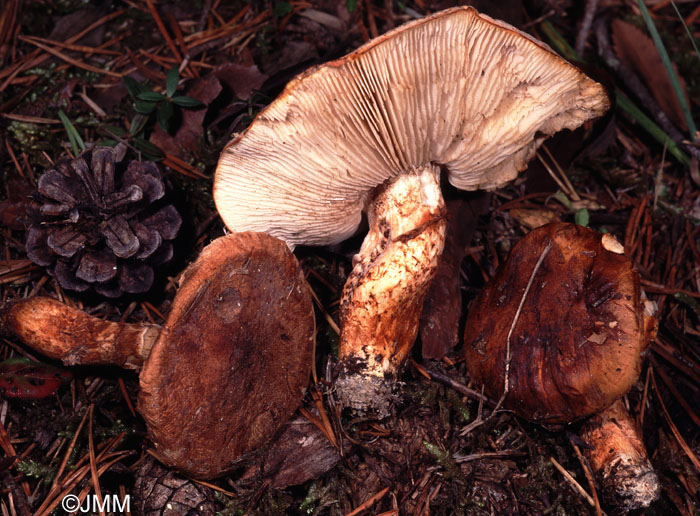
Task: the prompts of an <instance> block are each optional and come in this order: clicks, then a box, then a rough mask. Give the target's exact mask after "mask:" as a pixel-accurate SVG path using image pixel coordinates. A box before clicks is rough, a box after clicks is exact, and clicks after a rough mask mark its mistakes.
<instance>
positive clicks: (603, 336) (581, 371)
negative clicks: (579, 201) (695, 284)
mask: <svg viewBox="0 0 700 516" xmlns="http://www.w3.org/2000/svg"><path fill="white" fill-rule="evenodd" d="M603 236H604V235H601V234H600V233H598V232H597V231H594V230H592V229H588V228H584V227H582V226H578V225H574V224H566V223H552V224H547V225H545V226H542V227H540V228H537V229H535V230H533V231H531V232H530V233H529V234H528V235H527V236H525V237H524V238H523V239H522V240H520V241H519V242H518V243H517V244H516V245H515V246H514V247H513V249H512V251H511V253H510V255H509V256H508V258H507V260H506V261H505V262H504V263H503V264H502V266H501V267H500V268H499V269H498V271H497V272H496V275H495V276H494V277H493V279H492V280H491V281H490V282H489V284H488V285H487V286H486V287H485V288H484V289H483V290H482V292H481V293H480V294H479V296H477V298H476V300H475V301H474V303H473V305H472V307H471V308H470V310H469V315H468V317H467V322H466V328H465V333H464V347H465V352H466V358H467V367H468V369H469V374H470V375H471V377H472V379H473V380H474V381H476V382H478V383H483V384H484V385H485V388H486V392H487V393H488V394H489V395H490V396H492V397H494V398H495V399H498V398H499V397H500V395H501V394H502V393H503V388H504V373H505V360H506V343H507V342H508V334H509V332H510V331H511V326H512V325H513V322H514V321H515V326H514V327H513V331H512V334H511V335H510V354H511V357H512V358H511V362H510V372H509V386H510V389H509V394H508V396H507V398H506V401H505V404H504V405H505V406H506V407H508V408H510V409H512V410H514V411H515V412H516V413H518V414H520V415H521V416H523V417H525V418H527V419H530V420H532V421H537V422H540V423H566V422H570V421H573V420H576V419H579V418H582V417H585V416H588V415H590V414H593V413H595V412H598V411H600V410H602V409H604V408H606V407H607V406H609V405H610V404H611V403H612V402H613V401H615V400H616V399H618V398H619V397H621V396H622V395H623V394H625V393H626V392H627V391H628V390H629V388H630V387H631V386H632V384H633V383H634V382H635V381H636V379H637V377H638V376H639V372H640V370H641V363H642V357H641V353H642V352H643V351H644V350H645V349H646V348H647V346H648V345H649V342H650V339H651V336H652V334H653V332H654V329H655V319H654V317H653V316H652V315H651V310H650V307H649V305H650V304H651V302H649V301H645V300H643V299H642V295H641V292H640V288H639V276H638V274H637V271H635V270H634V268H633V266H632V263H631V262H630V260H629V259H627V258H626V257H625V256H624V255H622V254H618V253H619V252H620V248H621V246H619V244H618V246H613V245H611V243H612V241H611V239H610V235H608V236H607V237H605V238H602V237H603ZM549 244H551V248H550V249H549V251H548V252H547V253H546V255H544V259H543V261H542V263H541V265H540V267H539V268H538V269H537V272H536V273H535V274H534V277H533V280H532V284H531V287H530V290H529V292H528V293H527V296H525V301H524V303H523V305H522V309H521V311H520V313H518V307H519V305H520V303H521V300H522V299H523V296H524V293H525V290H526V287H527V284H528V282H529V281H530V277H531V276H532V273H533V271H534V270H535V269H536V264H537V262H538V260H539V259H540V256H542V255H543V254H544V252H545V249H546V248H547V246H548V245H549ZM609 249H612V251H611V250H609Z"/></svg>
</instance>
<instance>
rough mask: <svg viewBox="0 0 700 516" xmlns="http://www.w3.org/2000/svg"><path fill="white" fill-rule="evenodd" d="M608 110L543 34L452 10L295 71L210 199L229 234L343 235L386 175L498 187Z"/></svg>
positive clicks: (329, 239) (325, 239)
mask: <svg viewBox="0 0 700 516" xmlns="http://www.w3.org/2000/svg"><path fill="white" fill-rule="evenodd" d="M607 106H608V101H607V97H606V95H605V93H604V91H603V88H602V86H600V85H599V84H597V83H595V82H594V81H592V80H590V79H589V78H588V77H586V76H585V75H584V74H583V73H581V72H580V71H579V70H578V69H577V68H576V67H574V66H572V65H570V64H569V63H568V62H566V61H564V60H563V59H562V58H561V57H559V56H558V55H557V54H555V53H554V52H553V51H552V50H551V49H550V48H549V47H547V46H546V45H544V44H543V43H540V42H538V41H536V40H534V39H533V38H531V37H530V36H527V35H526V34H524V33H522V32H520V31H518V30H517V29H515V28H513V27H511V26H510V25H507V24H505V23H502V22H498V21H495V20H492V19H491V18H488V17H486V16H483V15H480V14H478V13H477V12H476V11H475V10H474V9H472V8H470V7H458V8H454V9H449V10H447V11H442V12H440V13H437V14H434V15H432V16H429V17H427V18H424V19H421V20H417V21H414V22H411V23H408V24H406V25H403V26H401V27H399V28H397V29H395V30H393V31H390V32H388V33H386V34H384V35H383V36H380V37H379V38H376V39H374V40H372V41H370V42H369V43H367V44H366V45H364V46H362V47H360V48H359V49H358V50H356V51H354V52H353V53H351V54H349V55H347V56H345V57H343V58H341V59H338V60H336V61H332V62H329V63H326V64H324V65H321V66H319V67H316V68H313V69H311V70H309V71H307V72H306V73H304V74H302V75H300V76H298V77H296V78H295V79H293V80H292V81H291V82H290V83H289V84H288V85H287V87H286V89H285V90H284V92H283V93H282V94H281V95H280V96H279V97H278V98H277V99H276V100H275V101H274V102H273V103H272V104H270V105H269V106H268V107H267V108H266V109H264V110H263V111H262V112H261V113H260V114H259V115H258V116H257V117H256V119H255V120H254V121H253V123H252V124H251V126H250V127H249V128H248V129H247V130H246V131H245V132H244V133H242V134H240V135H238V136H237V137H235V138H234V140H233V141H232V142H231V143H230V144H229V145H228V146H227V147H226V148H225V149H224V151H223V153H222V155H221V157H220V160H219V165H218V167H217V171H216V176H215V181H214V199H215V201H216V204H217V209H218V210H219V213H220V214H221V217H222V218H223V220H224V222H225V223H226V225H227V226H228V227H229V229H231V230H232V231H243V230H252V231H262V232H268V233H270V234H272V235H275V236H277V237H279V238H281V239H283V240H285V241H286V242H287V243H288V244H290V245H292V246H293V245H295V244H318V245H324V244H329V243H334V242H339V241H341V240H343V239H345V238H346V237H347V236H349V235H350V234H352V233H353V232H354V231H355V229H356V228H357V225H358V223H359V221H360V218H361V212H362V209H363V208H364V203H365V200H366V198H367V195H368V192H369V191H370V190H372V189H373V188H374V187H376V186H377V185H380V184H382V183H383V182H385V181H386V180H387V179H389V178H391V177H394V176H396V175H398V174H400V173H402V172H403V171H406V170H409V169H411V168H420V167H424V166H426V165H428V164H431V163H432V164H437V165H441V166H443V167H444V169H445V170H446V171H447V173H448V176H449V180H450V182H451V183H452V184H453V185H454V186H456V187H458V188H461V189H465V190H475V189H479V188H496V187H498V186H500V185H502V184H503V183H505V182H507V181H509V180H511V179H513V178H514V177H515V176H516V175H517V173H518V171H520V170H522V169H523V168H525V165H526V163H527V161H528V160H529V159H530V158H531V157H532V155H533V154H534V152H535V150H536V148H537V146H538V145H539V143H540V142H541V141H542V140H543V139H544V137H546V135H550V134H553V133H554V132H556V131H558V130H560V129H562V128H574V127H576V126H578V125H580V124H581V123H582V122H584V121H585V120H588V119H590V118H595V117H597V116H599V115H601V114H602V113H603V112H604V111H605V109H606V108H607Z"/></svg>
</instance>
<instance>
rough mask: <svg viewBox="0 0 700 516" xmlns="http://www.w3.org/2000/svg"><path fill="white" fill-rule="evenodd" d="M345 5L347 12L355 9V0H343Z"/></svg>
mask: <svg viewBox="0 0 700 516" xmlns="http://www.w3.org/2000/svg"><path fill="white" fill-rule="evenodd" d="M345 7H347V9H348V12H350V13H351V12H353V11H355V9H357V0H345Z"/></svg>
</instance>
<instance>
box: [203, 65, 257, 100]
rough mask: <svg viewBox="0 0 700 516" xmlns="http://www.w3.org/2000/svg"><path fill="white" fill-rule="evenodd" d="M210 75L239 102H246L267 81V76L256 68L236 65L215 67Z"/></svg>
mask: <svg viewBox="0 0 700 516" xmlns="http://www.w3.org/2000/svg"><path fill="white" fill-rule="evenodd" d="M212 74H213V75H214V76H216V77H217V78H218V79H219V80H220V81H221V83H222V84H223V85H224V86H226V87H228V88H229V89H230V90H231V91H232V92H233V94H234V95H235V96H236V98H238V99H239V100H248V97H250V94H251V93H253V91H254V90H259V89H260V87H261V86H262V85H263V83H264V82H265V79H267V75H265V74H263V73H261V72H260V70H258V67H257V66H255V65H250V66H245V65H241V64H237V63H226V64H224V65H221V66H217V67H216V68H214V70H213V71H212Z"/></svg>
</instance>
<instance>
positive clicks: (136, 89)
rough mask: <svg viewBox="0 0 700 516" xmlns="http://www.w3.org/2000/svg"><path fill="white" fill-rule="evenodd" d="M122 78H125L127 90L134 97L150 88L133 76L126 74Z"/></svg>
mask: <svg viewBox="0 0 700 516" xmlns="http://www.w3.org/2000/svg"><path fill="white" fill-rule="evenodd" d="M122 79H124V84H126V91H128V92H129V95H131V96H132V97H133V98H136V95H138V94H139V93H141V92H142V91H147V90H148V88H146V87H145V86H143V85H142V84H141V83H139V81H137V80H136V79H134V78H133V77H129V76H128V75H125V76H124V77H122Z"/></svg>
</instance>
